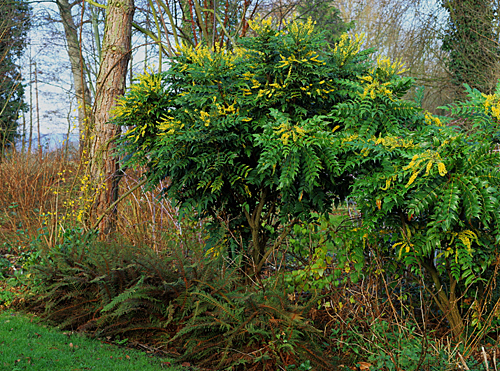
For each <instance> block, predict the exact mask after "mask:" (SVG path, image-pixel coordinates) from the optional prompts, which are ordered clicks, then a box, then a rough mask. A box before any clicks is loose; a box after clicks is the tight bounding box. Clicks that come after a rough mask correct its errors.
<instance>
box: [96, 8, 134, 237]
mask: <svg viewBox="0 0 500 371" xmlns="http://www.w3.org/2000/svg"><path fill="white" fill-rule="evenodd" d="M134 10H135V8H134V1H133V0H111V1H109V3H108V6H107V10H106V27H105V30H104V39H103V43H102V51H103V58H102V63H101V66H100V70H99V75H98V77H97V84H96V97H95V104H94V109H93V115H92V116H93V118H94V120H95V121H94V123H93V125H95V132H94V133H93V136H94V139H93V141H94V143H93V144H92V153H91V156H92V157H91V159H92V165H91V173H92V177H93V179H94V181H96V183H97V184H99V187H100V188H99V192H98V194H97V198H96V210H97V218H100V217H101V216H103V215H104V213H105V212H107V209H108V207H109V206H110V205H111V204H112V203H113V202H114V201H116V199H117V198H118V180H119V170H120V169H119V163H118V159H117V158H116V157H115V156H114V155H115V151H114V147H115V146H116V144H115V140H116V137H117V134H118V130H119V128H118V127H117V126H116V125H113V124H110V123H109V120H110V117H111V109H112V108H113V107H114V105H115V103H116V99H117V98H118V97H119V96H122V95H123V94H124V93H125V82H126V77H127V67H128V62H129V60H130V54H131V42H132V20H133V17H134ZM101 187H102V188H101ZM115 213H116V211H115V210H113V211H112V212H111V214H110V215H109V216H108V217H107V218H101V222H100V225H99V227H100V228H99V229H100V230H101V232H102V233H103V234H107V233H109V232H111V231H112V230H113V229H114V224H115Z"/></svg>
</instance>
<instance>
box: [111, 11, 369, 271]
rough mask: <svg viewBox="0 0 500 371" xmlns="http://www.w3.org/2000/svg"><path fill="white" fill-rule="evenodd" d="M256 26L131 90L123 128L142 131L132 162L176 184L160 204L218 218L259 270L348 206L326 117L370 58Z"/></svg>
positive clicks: (120, 117) (302, 26)
mask: <svg viewBox="0 0 500 371" xmlns="http://www.w3.org/2000/svg"><path fill="white" fill-rule="evenodd" d="M252 27H253V29H254V31H255V33H256V34H257V36H256V37H248V38H242V39H240V40H239V45H238V46H237V47H236V46H235V47H234V48H233V50H228V49H226V48H222V49H220V50H215V51H214V50H212V49H209V48H205V47H202V46H199V47H197V48H196V49H193V48H190V47H183V48H182V50H181V51H180V52H179V55H178V56H177V57H176V58H175V59H174V61H173V63H172V65H171V67H170V68H169V70H168V71H167V72H166V73H164V74H163V75H161V76H160V75H153V76H143V77H141V81H140V83H139V84H137V85H134V86H132V87H131V90H130V92H129V93H128V94H127V95H126V96H125V97H124V98H123V100H122V101H121V103H120V106H119V107H118V108H117V109H116V112H115V113H116V118H115V122H116V123H117V124H119V125H123V126H128V127H130V126H134V127H133V128H132V129H130V130H129V131H127V133H126V134H125V135H124V137H123V140H122V147H121V148H122V150H123V152H124V154H126V155H128V156H129V157H128V159H129V163H131V164H133V165H146V166H147V168H148V173H147V177H148V181H149V183H150V184H151V185H155V184H157V183H158V182H159V181H160V180H161V179H163V178H165V177H168V178H169V179H170V185H169V187H168V188H167V189H165V194H164V196H165V197H168V198H170V199H172V200H174V201H176V202H177V203H178V204H179V206H180V207H181V208H182V211H183V212H187V213H191V212H192V210H193V209H195V210H196V211H197V213H198V216H199V217H206V216H211V217H212V220H213V221H214V222H215V221H217V222H219V221H222V223H221V224H223V225H225V226H226V228H227V227H228V228H229V230H230V231H231V233H233V236H235V240H237V241H239V243H240V246H239V248H240V253H243V254H244V255H245V256H246V258H247V260H246V263H247V268H249V267H248V266H251V265H252V264H253V267H252V268H253V269H254V272H255V273H258V272H259V271H260V269H261V267H262V265H263V264H264V262H265V260H266V257H267V254H268V253H269V251H271V250H272V248H269V246H267V243H268V242H272V241H276V243H277V244H279V241H280V239H279V238H280V237H279V236H281V238H283V237H284V236H285V235H286V234H287V233H288V231H289V229H290V228H291V225H292V224H293V223H295V222H296V221H297V220H308V219H310V212H311V210H316V211H317V212H320V213H326V212H328V210H329V209H330V207H331V205H332V203H333V201H334V200H338V199H339V198H342V197H344V192H345V191H346V187H342V186H341V187H337V179H336V177H337V176H338V175H339V170H340V166H339V163H338V159H337V157H336V153H335V148H332V146H331V143H332V141H333V137H334V135H335V129H336V124H335V122H334V121H333V120H332V118H331V117H329V116H328V113H329V112H330V110H331V108H332V107H333V106H334V105H335V104H338V103H340V102H345V101H347V100H349V99H350V98H351V97H353V96H356V95H357V94H358V92H359V89H360V87H359V85H358V84H357V79H358V76H359V75H364V74H366V73H367V70H368V68H369V65H368V63H367V56H368V54H369V52H366V51H360V47H361V43H362V40H361V39H359V38H356V39H353V40H351V39H349V38H348V37H347V35H344V36H343V38H341V40H340V41H339V43H338V45H337V47H336V48H335V49H334V50H333V52H327V51H325V49H326V48H325V42H324V40H323V39H322V37H321V36H320V35H318V34H317V33H316V32H314V28H313V25H312V23H311V22H308V23H300V22H293V23H290V24H288V25H287V26H286V27H284V28H283V29H282V30H281V31H277V30H276V29H275V28H273V27H272V26H271V22H270V21H269V22H267V21H263V22H261V23H252ZM146 116H147V117H146ZM280 234H281V235H280Z"/></svg>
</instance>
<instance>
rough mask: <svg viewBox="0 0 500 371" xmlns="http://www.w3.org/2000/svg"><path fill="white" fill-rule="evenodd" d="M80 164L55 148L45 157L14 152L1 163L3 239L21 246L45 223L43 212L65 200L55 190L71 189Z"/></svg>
mask: <svg viewBox="0 0 500 371" xmlns="http://www.w3.org/2000/svg"><path fill="white" fill-rule="evenodd" d="M77 166H78V163H77V161H76V160H74V156H67V155H65V153H64V152H63V151H53V152H50V153H46V154H44V155H43V156H42V157H40V156H38V155H35V154H27V153H19V152H12V153H10V154H8V155H7V156H6V157H5V158H3V159H2V160H1V162H0V179H2V181H1V182H0V238H1V239H2V242H4V244H5V243H7V244H10V245H11V246H12V247H15V248H20V247H22V246H25V244H26V243H27V242H28V241H29V240H30V239H31V238H34V237H35V236H36V235H37V234H38V232H39V229H40V228H41V227H42V226H43V222H44V220H43V218H42V217H41V214H42V213H44V212H47V211H51V210H54V208H55V207H57V206H56V205H57V204H58V203H60V202H61V199H60V198H61V194H60V193H58V194H56V193H54V192H55V189H62V188H68V187H69V186H70V184H71V182H72V178H73V175H72V174H74V172H75V171H76V168H77Z"/></svg>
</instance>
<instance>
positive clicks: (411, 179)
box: [405, 172, 418, 188]
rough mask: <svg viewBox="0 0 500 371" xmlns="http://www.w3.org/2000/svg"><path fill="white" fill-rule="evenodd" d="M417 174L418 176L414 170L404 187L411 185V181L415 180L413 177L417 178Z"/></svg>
mask: <svg viewBox="0 0 500 371" xmlns="http://www.w3.org/2000/svg"><path fill="white" fill-rule="evenodd" d="M417 176H418V172H414V173H413V174H412V175H411V177H410V180H409V181H408V183H407V184H406V186H405V187H406V188H408V187H409V186H411V185H412V184H413V182H414V181H415V179H417Z"/></svg>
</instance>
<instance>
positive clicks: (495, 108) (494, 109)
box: [481, 93, 500, 120]
mask: <svg viewBox="0 0 500 371" xmlns="http://www.w3.org/2000/svg"><path fill="white" fill-rule="evenodd" d="M481 95H482V96H483V98H485V101H484V102H483V107H484V113H486V114H488V113H489V112H490V111H491V115H492V116H493V117H494V118H496V119H497V120H500V97H499V96H498V95H496V94H484V93H483V94H481Z"/></svg>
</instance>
